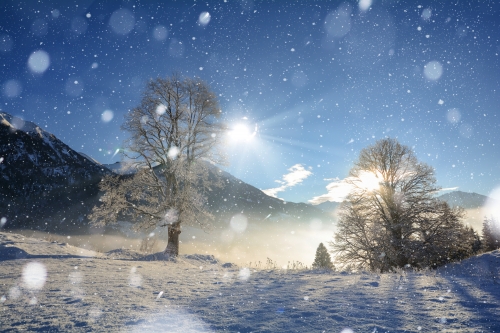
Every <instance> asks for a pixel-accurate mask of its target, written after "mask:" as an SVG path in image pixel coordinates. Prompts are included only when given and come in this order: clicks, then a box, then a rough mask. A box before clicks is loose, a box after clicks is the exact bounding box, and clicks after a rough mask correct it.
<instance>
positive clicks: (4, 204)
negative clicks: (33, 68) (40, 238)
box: [0, 112, 330, 231]
mask: <svg viewBox="0 0 500 333" xmlns="http://www.w3.org/2000/svg"><path fill="white" fill-rule="evenodd" d="M210 168H211V172H212V173H213V174H217V175H218V176H219V177H221V178H222V181H223V184H224V186H223V187H222V188H215V189H213V191H212V192H210V193H209V195H208V198H207V199H208V207H209V209H210V211H211V212H212V213H213V214H214V215H215V217H216V220H217V223H219V224H221V225H223V224H227V223H228V222H229V220H230V219H231V217H232V216H234V215H235V214H244V215H245V216H246V217H247V218H248V222H249V223H251V222H263V223H279V222H281V221H284V220H286V221H287V222H301V221H305V222H308V221H309V220H310V219H320V220H323V221H325V222H326V221H327V220H329V219H330V216H329V215H328V214H326V213H325V212H324V211H322V210H321V209H318V208H316V207H313V206H310V205H307V204H304V203H292V202H284V201H282V200H280V199H277V198H273V197H270V196H268V195H266V194H265V193H264V192H262V191H261V190H259V189H257V188H255V187H254V186H251V185H249V184H247V183H245V182H243V181H241V180H239V179H237V178H236V177H234V176H232V175H230V174H229V173H227V172H225V171H223V170H221V169H219V168H217V167H215V166H211V167H210ZM0 170H1V177H0V212H1V213H0V214H3V215H2V216H0V218H1V217H5V218H7V224H6V225H5V226H6V227H11V228H20V227H22V228H25V227H29V228H37V229H51V230H54V229H55V230H60V231H63V230H64V231H67V230H72V229H77V230H81V231H85V230H87V229H88V221H87V218H86V216H87V215H88V214H89V213H90V211H91V210H92V208H93V207H94V206H95V205H97V204H98V203H99V186H98V185H99V182H100V181H101V179H102V178H103V177H105V176H106V175H109V174H112V173H116V174H120V175H121V176H122V177H130V175H131V174H133V171H134V170H133V169H130V168H128V169H127V168H126V167H124V165H123V164H122V163H115V164H113V165H108V166H107V165H103V164H100V163H99V162H97V161H96V160H94V159H93V158H91V157H90V156H87V155H85V154H83V153H78V152H76V151H74V150H73V149H71V148H70V147H69V146H67V145H66V144H64V143H63V142H62V141H60V140H59V139H57V138H56V137H55V136H54V135H53V134H51V133H48V132H46V131H44V130H43V129H41V128H40V127H39V126H37V125H36V124H34V123H32V122H29V121H24V120H22V119H20V118H17V117H14V116H12V115H10V114H8V113H5V112H0ZM4 212H5V213H4Z"/></svg>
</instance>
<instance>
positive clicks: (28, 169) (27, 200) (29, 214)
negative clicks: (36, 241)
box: [0, 112, 111, 225]
mask: <svg viewBox="0 0 500 333" xmlns="http://www.w3.org/2000/svg"><path fill="white" fill-rule="evenodd" d="M0 171H1V173H0V209H1V213H0V214H2V216H0V217H3V218H6V219H7V224H11V223H16V224H22V225H36V224H38V222H37V221H39V220H43V219H45V218H50V217H53V218H55V219H64V218H65V217H66V216H67V217H70V216H71V217H72V218H74V217H75V214H76V216H83V215H85V213H86V210H88V209H86V208H85V207H81V206H85V205H86V203H87V202H88V201H89V200H90V201H91V202H89V203H88V204H89V205H90V204H92V205H93V203H94V202H95V200H96V196H97V193H98V187H97V185H98V183H99V182H100V180H101V179H102V177H104V176H105V175H106V174H109V173H110V172H111V171H109V170H108V169H107V168H106V167H104V166H102V165H100V164H98V163H96V162H95V161H93V160H92V159H91V158H89V157H88V156H85V155H82V154H80V153H77V152H76V151H74V150H73V149H71V148H70V147H68V146H67V145H66V144H65V143H63V142H62V141H60V140H59V139H57V138H56V137H55V136H54V135H53V134H51V133H49V132H47V131H45V130H43V129H42V128H40V127H39V126H37V125H36V124H34V123H32V122H29V121H24V120H22V119H20V118H18V117H15V116H12V115H10V114H8V113H5V112H0ZM75 208H76V210H75Z"/></svg>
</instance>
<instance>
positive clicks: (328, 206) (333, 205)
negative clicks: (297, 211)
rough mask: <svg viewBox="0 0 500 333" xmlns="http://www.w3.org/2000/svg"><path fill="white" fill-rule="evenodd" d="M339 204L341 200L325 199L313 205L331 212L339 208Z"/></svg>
mask: <svg viewBox="0 0 500 333" xmlns="http://www.w3.org/2000/svg"><path fill="white" fill-rule="evenodd" d="M340 204H341V202H335V201H325V202H322V203H320V204H319V205H315V206H314V207H317V208H319V209H321V210H324V211H325V212H328V213H333V212H334V211H335V210H336V209H337V208H339V206H340Z"/></svg>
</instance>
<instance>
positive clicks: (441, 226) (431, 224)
mask: <svg viewBox="0 0 500 333" xmlns="http://www.w3.org/2000/svg"><path fill="white" fill-rule="evenodd" d="M348 183H349V184H350V185H351V188H352V190H351V192H350V194H349V195H348V197H347V198H346V200H345V201H344V202H343V204H342V205H341V208H340V214H339V222H338V228H337V232H336V234H335V238H334V241H333V242H331V243H330V245H331V246H332V248H333V252H334V255H335V261H336V262H338V263H340V264H342V265H343V266H349V267H356V268H363V269H366V268H367V269H371V270H380V271H389V270H391V269H393V268H396V267H404V266H414V267H428V266H431V267H435V266H439V265H442V264H444V263H446V262H449V261H452V260H458V259H462V258H463V257H467V256H469V255H470V254H472V251H473V249H472V242H473V240H472V238H473V237H472V236H471V235H470V234H471V232H472V233H473V231H472V229H471V230H469V229H467V228H465V227H464V225H463V224H462V222H461V221H462V217H463V214H464V213H463V209H461V208H451V207H450V206H449V205H448V204H447V203H446V202H443V201H439V200H438V199H436V198H435V195H436V193H437V192H438V191H439V189H440V188H439V187H438V186H437V185H436V179H435V176H434V169H433V168H432V167H430V166H429V165H427V164H425V163H422V162H419V161H418V160H417V158H416V156H415V154H414V152H413V151H412V150H411V149H410V148H409V147H407V146H404V145H402V144H400V143H399V142H398V141H397V140H396V139H392V138H387V139H382V140H379V141H377V142H376V143H375V144H373V145H371V146H369V147H366V148H364V149H363V150H362V151H361V152H360V155H359V158H358V160H357V162H356V163H355V164H354V166H353V168H352V169H351V170H350V172H349V177H348ZM469 236H470V237H469ZM464 239H467V241H465V242H464V241H463V240H464Z"/></svg>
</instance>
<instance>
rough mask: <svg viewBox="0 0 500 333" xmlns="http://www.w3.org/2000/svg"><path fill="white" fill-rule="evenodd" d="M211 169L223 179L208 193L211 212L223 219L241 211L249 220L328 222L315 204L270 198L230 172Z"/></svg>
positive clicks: (328, 216)
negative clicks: (221, 183) (217, 186)
mask: <svg viewBox="0 0 500 333" xmlns="http://www.w3.org/2000/svg"><path fill="white" fill-rule="evenodd" d="M212 170H213V172H216V173H218V174H219V176H220V177H221V178H222V180H223V183H224V187H223V188H222V189H218V188H215V189H213V191H212V192H211V193H210V194H209V196H208V202H209V205H210V207H211V209H212V210H213V213H214V214H215V215H216V216H218V217H219V219H223V220H225V221H229V219H230V217H231V216H233V215H235V214H238V213H243V214H245V216H247V217H248V218H249V220H251V221H255V222H259V221H260V222H262V221H268V220H269V221H270V222H273V223H274V222H277V223H279V222H281V221H285V220H286V221H288V222H304V223H309V222H310V220H311V219H321V220H323V221H325V222H326V221H328V220H330V219H331V217H330V215H328V214H327V213H325V212H324V211H322V210H321V209H318V208H316V207H314V206H311V205H308V204H305V203H295V202H285V201H283V200H280V199H277V198H274V197H270V196H268V195H267V194H265V193H264V192H262V191H261V190H259V189H258V188H256V187H254V186H252V185H250V184H247V183H245V182H243V181H241V180H240V179H238V178H236V177H234V176H232V175H231V174H229V173H227V172H225V171H222V170H220V169H219V168H217V167H213V169H212Z"/></svg>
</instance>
